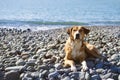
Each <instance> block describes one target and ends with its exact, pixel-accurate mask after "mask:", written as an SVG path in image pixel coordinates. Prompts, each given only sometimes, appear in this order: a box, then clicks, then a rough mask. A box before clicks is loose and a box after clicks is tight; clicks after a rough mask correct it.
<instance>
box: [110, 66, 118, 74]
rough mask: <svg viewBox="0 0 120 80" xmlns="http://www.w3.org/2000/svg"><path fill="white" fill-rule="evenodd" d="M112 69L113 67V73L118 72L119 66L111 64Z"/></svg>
mask: <svg viewBox="0 0 120 80" xmlns="http://www.w3.org/2000/svg"><path fill="white" fill-rule="evenodd" d="M110 69H111V72H113V73H118V67H116V66H111V67H110Z"/></svg>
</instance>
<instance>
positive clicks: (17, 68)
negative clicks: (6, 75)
mask: <svg viewBox="0 0 120 80" xmlns="http://www.w3.org/2000/svg"><path fill="white" fill-rule="evenodd" d="M22 68H24V66H13V67H7V68H5V71H10V70H21V69H22Z"/></svg>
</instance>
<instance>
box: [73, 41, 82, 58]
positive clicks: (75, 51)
mask: <svg viewBox="0 0 120 80" xmlns="http://www.w3.org/2000/svg"><path fill="white" fill-rule="evenodd" d="M71 45H72V48H73V49H72V53H71V55H72V57H73V59H75V58H76V57H78V56H80V55H81V54H82V52H80V51H79V50H80V47H81V46H82V42H80V43H77V42H74V43H71Z"/></svg>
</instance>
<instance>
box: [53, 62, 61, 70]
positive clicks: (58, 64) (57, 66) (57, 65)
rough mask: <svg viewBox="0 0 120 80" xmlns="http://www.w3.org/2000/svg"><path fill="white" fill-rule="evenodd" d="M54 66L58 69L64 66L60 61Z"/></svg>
mask: <svg viewBox="0 0 120 80" xmlns="http://www.w3.org/2000/svg"><path fill="white" fill-rule="evenodd" d="M54 66H55V68H56V69H57V70H59V69H61V68H62V65H61V64H60V63H57V64H55V65H54Z"/></svg>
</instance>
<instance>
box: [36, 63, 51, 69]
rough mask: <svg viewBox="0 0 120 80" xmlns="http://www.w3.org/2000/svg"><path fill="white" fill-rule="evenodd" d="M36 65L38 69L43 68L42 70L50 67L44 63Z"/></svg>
mask: <svg viewBox="0 0 120 80" xmlns="http://www.w3.org/2000/svg"><path fill="white" fill-rule="evenodd" d="M38 67H39V69H44V70H48V69H50V68H49V66H48V65H44V64H43V65H39V66H38Z"/></svg>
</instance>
